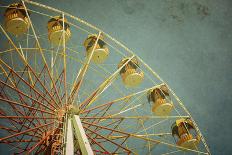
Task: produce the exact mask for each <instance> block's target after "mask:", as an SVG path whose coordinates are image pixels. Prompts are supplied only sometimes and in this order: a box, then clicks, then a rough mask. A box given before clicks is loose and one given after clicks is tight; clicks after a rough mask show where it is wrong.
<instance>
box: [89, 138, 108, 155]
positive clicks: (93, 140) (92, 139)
mask: <svg viewBox="0 0 232 155" xmlns="http://www.w3.org/2000/svg"><path fill="white" fill-rule="evenodd" d="M86 136H87V137H88V139H90V140H91V141H92V143H94V144H96V145H97V146H98V147H100V148H101V149H102V150H103V151H105V152H102V153H109V151H107V150H106V149H105V148H104V146H102V145H101V144H100V143H98V142H97V141H96V140H95V138H91V137H90V136H89V135H88V134H87V135H86ZM92 145H93V144H92Z"/></svg>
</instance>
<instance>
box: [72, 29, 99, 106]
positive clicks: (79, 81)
mask: <svg viewBox="0 0 232 155" xmlns="http://www.w3.org/2000/svg"><path fill="white" fill-rule="evenodd" d="M100 36H101V32H99V33H98V36H97V38H96V40H95V43H94V46H93V49H92V50H91V53H90V55H89V57H87V59H86V61H85V63H84V65H83V66H82V67H81V70H80V74H78V77H76V79H77V81H75V82H74V84H76V85H73V91H72V92H71V93H70V94H71V96H69V100H70V101H69V102H71V104H73V102H74V101H75V98H76V95H77V93H78V92H79V89H80V87H81V84H82V82H83V80H84V77H85V74H86V72H87V70H88V67H89V65H90V61H91V59H92V56H93V52H94V50H95V49H96V47H97V43H98V40H99V38H100Z"/></svg>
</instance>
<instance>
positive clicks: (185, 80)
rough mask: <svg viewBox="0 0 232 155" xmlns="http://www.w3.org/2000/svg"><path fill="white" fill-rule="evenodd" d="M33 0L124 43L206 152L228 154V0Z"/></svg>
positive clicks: (231, 46) (231, 65)
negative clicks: (186, 116) (156, 78)
mask: <svg viewBox="0 0 232 155" xmlns="http://www.w3.org/2000/svg"><path fill="white" fill-rule="evenodd" d="M1 1H2V0H0V3H1ZM36 1H38V2H41V3H44V4H47V5H50V6H53V7H55V8H59V9H61V10H64V11H66V12H68V13H71V14H73V15H75V16H77V17H80V18H82V19H84V20H86V21H88V22H89V23H91V24H93V25H96V26H97V27H100V28H101V29H102V30H104V31H105V32H107V33H109V34H110V35H112V36H113V37H115V38H116V39H118V40H119V41H122V42H123V43H125V44H126V45H127V46H128V47H129V48H131V49H132V50H133V51H134V52H135V53H136V54H137V55H138V56H140V57H141V58H142V59H143V60H144V61H145V62H146V63H147V64H149V65H150V66H151V67H152V68H153V69H154V70H155V71H156V72H158V73H159V75H160V76H161V77H162V78H163V79H164V80H165V81H166V82H167V83H168V84H169V85H170V86H171V87H172V88H173V90H174V91H175V92H176V94H177V95H178V96H179V97H180V98H181V99H182V101H183V102H184V103H185V106H186V107H187V108H188V109H189V111H190V112H191V113H192V116H193V117H194V118H195V120H196V122H197V123H198V125H199V127H200V129H201V131H202V133H203V135H204V136H205V137H206V140H207V142H208V144H209V147H210V150H211V152H212V154H223V155H229V154H231V148H230V147H231V144H230V143H231V139H232V136H231V133H232V132H231V127H232V114H231V110H232V105H231V104H232V97H231V96H232V93H231V90H232V84H231V81H232V10H231V7H232V1H231V0H223V1H218V0H194V1H193V0H49V1H44V0H36Z"/></svg>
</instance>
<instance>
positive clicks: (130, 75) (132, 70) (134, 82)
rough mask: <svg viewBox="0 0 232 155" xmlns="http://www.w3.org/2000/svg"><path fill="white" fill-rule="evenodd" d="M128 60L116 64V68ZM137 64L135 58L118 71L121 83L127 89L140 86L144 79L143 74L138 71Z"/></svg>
mask: <svg viewBox="0 0 232 155" xmlns="http://www.w3.org/2000/svg"><path fill="white" fill-rule="evenodd" d="M128 60H129V58H124V59H122V60H121V62H120V63H119V64H118V68H120V67H122V66H123V65H124V64H125V63H126V62H127V61H128ZM138 68H139V62H138V60H137V59H136V58H133V59H132V60H130V61H129V62H128V63H127V64H126V65H125V66H124V67H123V68H122V69H121V71H120V75H121V77H122V80H123V83H124V84H125V85H126V86H128V87H135V86H138V85H139V84H141V82H142V81H143V79H144V74H143V72H142V71H139V69H138Z"/></svg>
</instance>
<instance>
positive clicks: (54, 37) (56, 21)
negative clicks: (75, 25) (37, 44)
mask: <svg viewBox="0 0 232 155" xmlns="http://www.w3.org/2000/svg"><path fill="white" fill-rule="evenodd" d="M63 26H64V27H63ZM47 27H48V38H49V40H50V42H51V43H52V44H54V45H60V46H62V45H63V40H65V42H67V41H68V40H69V39H70V37H71V31H70V26H69V24H68V23H67V19H66V18H64V19H63V17H62V16H55V17H53V18H51V19H50V20H49V21H48V25H47ZM63 35H64V36H65V37H64V39H63Z"/></svg>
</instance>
